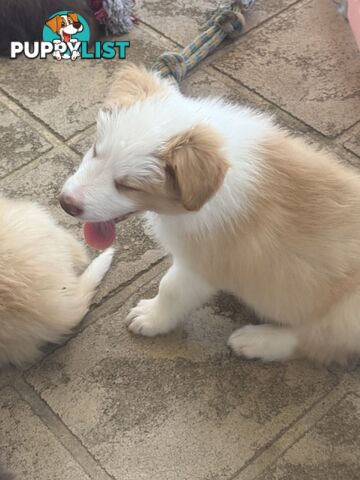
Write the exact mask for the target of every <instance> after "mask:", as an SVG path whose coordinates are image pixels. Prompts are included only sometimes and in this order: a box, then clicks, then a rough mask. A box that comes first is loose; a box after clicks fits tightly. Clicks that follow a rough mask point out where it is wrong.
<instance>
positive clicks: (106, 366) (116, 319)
mask: <svg viewBox="0 0 360 480" xmlns="http://www.w3.org/2000/svg"><path fill="white" fill-rule="evenodd" d="M157 282H158V280H154V281H153V282H151V283H149V284H147V285H146V287H145V288H143V289H142V290H141V289H139V290H138V291H137V292H136V294H135V295H134V297H132V298H130V299H129V300H128V301H127V302H125V303H124V302H123V301H122V300H121V297H119V299H118V300H117V297H113V298H112V299H111V301H109V302H108V304H109V306H108V311H106V310H104V306H102V307H99V308H98V309H96V310H94V311H93V312H92V314H91V317H92V318H93V319H94V321H93V322H91V323H90V325H89V326H88V327H87V328H86V329H84V330H83V331H82V332H81V333H80V334H79V335H78V336H77V337H75V338H73V339H72V340H71V341H70V342H69V343H68V344H67V345H66V346H65V347H63V348H60V349H59V350H57V351H56V352H55V353H54V354H52V355H51V356H49V357H48V358H47V359H46V360H45V361H43V362H42V363H41V364H40V365H38V366H36V367H34V368H32V369H31V370H30V371H29V372H28V373H27V380H28V381H29V382H30V383H31V384H32V385H33V386H34V388H35V390H36V391H37V392H38V393H39V394H40V395H41V397H42V398H43V399H44V400H45V401H46V402H47V403H48V404H49V406H50V407H51V408H52V409H53V411H54V412H56V414H57V415H59V417H60V418H61V419H62V421H63V422H65V424H66V425H67V426H68V427H69V429H70V430H71V431H72V432H73V433H74V434H75V435H76V436H77V437H78V438H79V439H80V440H81V442H82V443H83V444H84V445H85V446H86V448H87V449H88V450H89V452H90V453H91V454H92V455H93V456H94V457H95V458H96V459H97V460H98V461H99V462H100V464H101V465H102V466H103V467H104V468H105V469H106V471H107V472H108V473H109V474H110V475H112V476H114V478H116V479H119V480H120V479H121V480H134V479H142V480H150V479H151V480H164V478H166V480H175V479H176V480H185V479H186V480H188V479H189V478H199V479H200V478H202V479H205V478H206V479H210V478H212V479H215V478H216V479H217V480H225V479H228V478H230V477H231V476H232V475H234V473H235V472H236V471H237V470H238V469H239V468H241V467H242V466H244V464H245V463H246V462H248V461H249V460H250V459H251V458H252V457H253V456H254V455H255V454H256V453H257V452H259V449H262V448H263V447H264V446H265V445H266V444H267V443H268V442H270V441H271V440H272V439H273V438H274V437H275V436H276V435H278V434H279V433H280V432H281V430H282V429H284V428H286V426H287V425H288V424H289V423H290V422H292V421H294V420H295V419H296V418H297V417H298V416H299V415H300V414H301V413H302V412H303V411H304V410H305V409H307V408H309V407H310V406H311V405H312V403H313V402H314V401H316V400H317V399H319V398H320V397H321V396H323V395H324V394H326V393H327V392H329V391H330V390H332V389H333V388H334V387H335V385H336V384H337V382H338V380H337V378H336V376H335V375H333V374H331V373H330V372H328V371H326V370H320V369H315V368H313V367H311V366H309V365H307V364H304V363H296V362H294V363H290V364H288V365H281V364H271V365H270V364H268V365H264V364H261V363H257V362H248V361H243V360H241V359H238V358H236V357H234V356H233V355H231V354H230V352H229V351H228V349H227V347H226V340H227V337H228V336H229V334H230V333H231V332H232V331H233V330H234V329H235V328H236V327H237V326H239V324H240V323H243V322H244V321H249V320H251V319H252V320H254V318H253V316H252V314H251V313H250V312H249V311H248V310H246V309H245V308H244V307H242V306H240V305H239V304H238V303H237V302H236V301H235V300H234V299H233V298H229V297H225V296H220V297H218V298H217V299H215V300H214V301H213V302H211V303H210V304H207V305H205V306H203V307H202V308H200V309H199V310H198V311H197V312H195V313H193V314H192V315H191V319H189V320H188V321H187V322H186V323H185V325H184V326H183V327H182V328H181V329H179V330H178V331H176V332H174V333H172V334H170V335H168V336H165V337H160V338H154V339H146V338H140V337H135V336H132V335H131V334H129V333H128V332H127V330H126V328H125V325H124V319H125V316H126V314H127V312H128V310H129V308H130V307H131V306H132V305H133V304H135V302H136V301H137V300H138V299H139V298H141V297H150V296H152V295H154V294H155V292H156V287H157Z"/></svg>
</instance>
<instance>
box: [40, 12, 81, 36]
mask: <svg viewBox="0 0 360 480" xmlns="http://www.w3.org/2000/svg"><path fill="white" fill-rule="evenodd" d="M46 25H47V26H48V27H49V28H50V29H51V30H52V31H53V32H54V33H57V34H58V35H61V34H64V33H65V34H66V35H74V34H75V33H78V32H81V31H82V30H83V28H84V27H83V25H82V24H81V22H80V21H79V18H78V16H77V14H76V13H72V12H69V13H68V14H67V15H56V17H53V18H51V19H50V20H48V21H47V22H46Z"/></svg>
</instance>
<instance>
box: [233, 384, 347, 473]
mask: <svg viewBox="0 0 360 480" xmlns="http://www.w3.org/2000/svg"><path fill="white" fill-rule="evenodd" d="M344 387H345V388H346V387H347V383H346V381H344V382H340V383H339V384H338V385H337V386H336V388H335V389H334V390H332V391H330V392H327V393H325V394H324V395H323V396H321V397H320V398H319V399H317V400H316V401H315V402H314V403H312V405H310V406H309V407H308V408H306V409H305V410H304V411H303V412H302V414H301V415H300V416H298V417H297V418H296V419H294V420H293V421H292V422H291V423H290V424H288V425H287V426H286V427H285V428H284V429H282V430H281V431H280V432H279V433H278V434H277V435H276V436H275V438H274V439H273V440H272V441H271V443H268V444H266V445H264V446H263V447H261V448H260V449H259V451H258V452H257V453H256V454H255V455H254V456H253V457H252V458H250V459H249V460H248V461H247V462H246V463H245V464H244V465H243V466H242V467H241V468H240V469H239V470H238V471H237V472H236V473H235V474H234V475H232V476H231V477H230V478H229V480H255V479H256V478H257V477H258V476H259V475H261V474H262V473H263V472H264V471H265V470H266V469H268V468H269V467H271V466H272V465H273V464H274V463H275V462H276V461H277V460H278V459H279V458H281V457H283V456H284V454H285V453H286V452H287V451H288V450H289V449H290V448H291V447H292V446H293V445H295V444H296V443H297V442H298V441H299V440H300V439H301V438H303V437H304V436H305V435H306V434H307V433H308V432H309V431H310V430H311V429H312V428H313V427H314V425H315V424H316V423H317V422H319V421H320V420H321V419H322V418H323V417H324V416H325V415H327V414H328V412H329V411H330V409H331V408H333V407H334V406H335V405H337V404H338V403H339V402H341V401H342V400H343V399H344V398H345V397H346V396H347V395H348V393H349V392H348V391H345V392H344Z"/></svg>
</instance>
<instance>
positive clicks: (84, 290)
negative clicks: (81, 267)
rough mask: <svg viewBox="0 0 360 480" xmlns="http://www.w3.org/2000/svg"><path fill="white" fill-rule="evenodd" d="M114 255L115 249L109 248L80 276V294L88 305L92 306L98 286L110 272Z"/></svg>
mask: <svg viewBox="0 0 360 480" xmlns="http://www.w3.org/2000/svg"><path fill="white" fill-rule="evenodd" d="M113 256H114V249H113V248H108V249H107V250H105V252H103V253H101V254H100V255H99V256H98V257H96V258H95V259H94V260H93V261H92V262H91V263H90V265H89V266H88V267H87V268H86V270H85V271H84V273H83V274H82V275H81V276H80V295H81V296H82V297H83V298H84V299H85V301H86V304H87V307H89V306H90V302H91V299H92V297H93V296H94V294H95V290H96V288H97V287H98V286H99V284H100V282H101V280H102V279H103V278H104V277H105V275H106V273H107V272H108V270H109V268H110V265H111V262H112V259H113Z"/></svg>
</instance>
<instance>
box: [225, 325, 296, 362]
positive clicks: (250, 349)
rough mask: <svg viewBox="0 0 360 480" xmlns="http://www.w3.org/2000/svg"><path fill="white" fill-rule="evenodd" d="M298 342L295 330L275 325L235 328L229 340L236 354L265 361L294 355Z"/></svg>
mask: <svg viewBox="0 0 360 480" xmlns="http://www.w3.org/2000/svg"><path fill="white" fill-rule="evenodd" d="M298 343H299V338H298V335H297V333H296V332H295V331H294V330H292V329H290V328H282V327H276V326H274V325H247V326H246V327H242V328H239V329H238V330H235V332H234V333H233V334H232V335H230V338H229V341H228V345H229V347H230V348H231V349H232V350H233V351H234V352H235V353H236V355H239V356H243V357H246V358H260V359H261V360H263V361H265V362H272V361H279V360H288V359H290V358H292V357H294V356H295V353H296V351H297V348H298Z"/></svg>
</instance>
